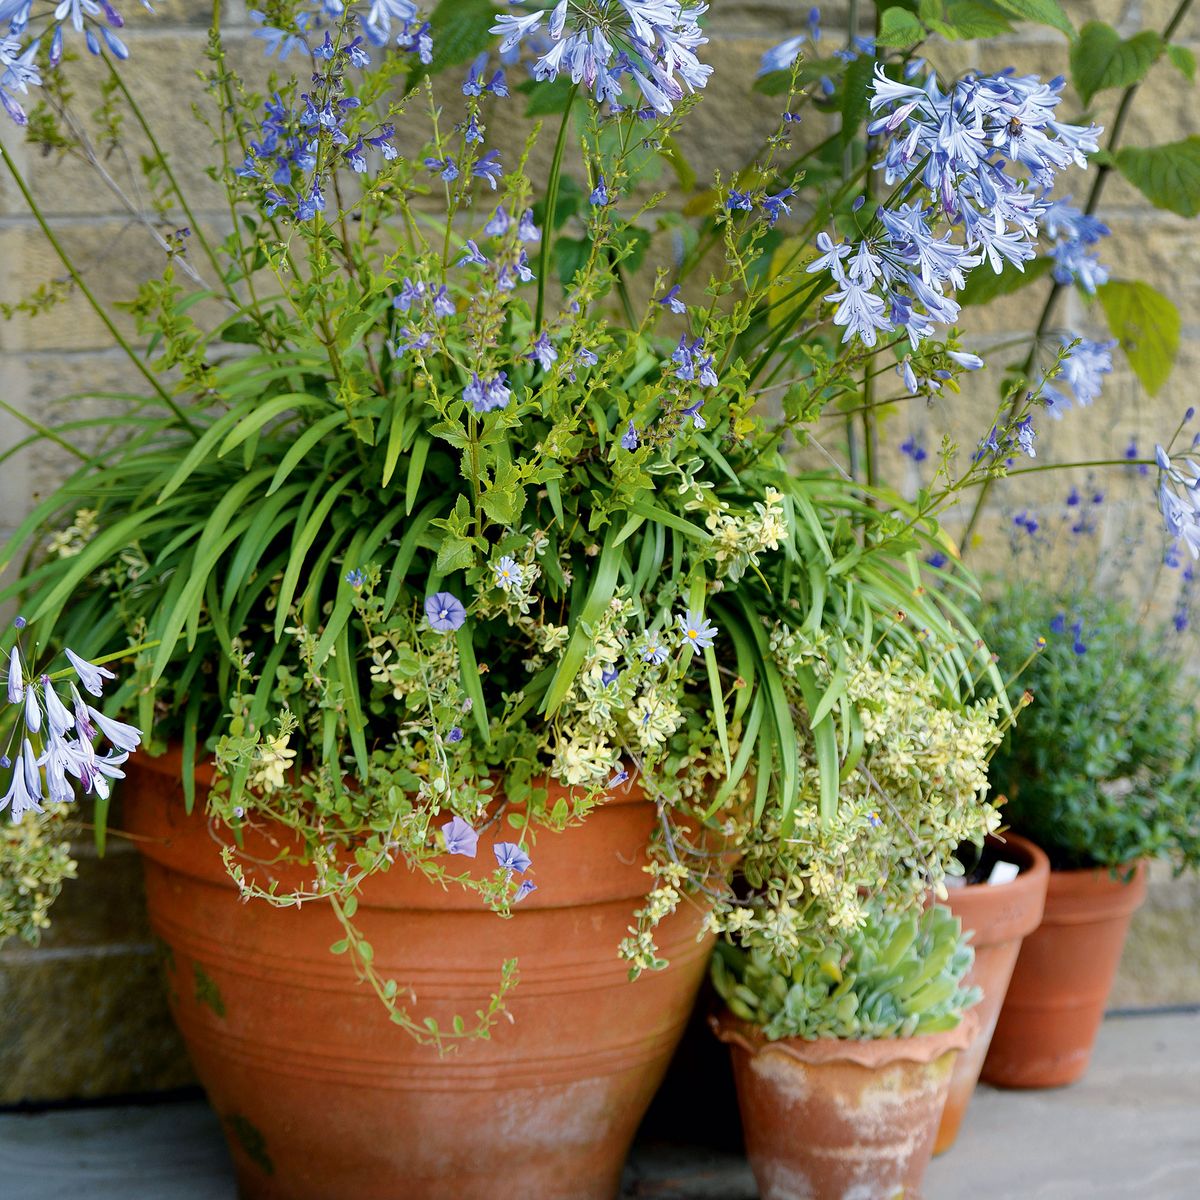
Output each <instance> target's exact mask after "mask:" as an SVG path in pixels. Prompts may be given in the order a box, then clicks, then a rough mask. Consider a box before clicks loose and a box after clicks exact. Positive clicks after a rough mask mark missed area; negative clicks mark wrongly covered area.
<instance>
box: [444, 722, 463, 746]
mask: <svg viewBox="0 0 1200 1200" xmlns="http://www.w3.org/2000/svg"><path fill="white" fill-rule="evenodd" d="M462 740H463V731H462V726H460V725H454V726H451V728H450V732H449V733H447V734H446V741H448V742H449V743H450V744H451V745H452V746H457V745H458V743H459V742H461V741H462Z"/></svg>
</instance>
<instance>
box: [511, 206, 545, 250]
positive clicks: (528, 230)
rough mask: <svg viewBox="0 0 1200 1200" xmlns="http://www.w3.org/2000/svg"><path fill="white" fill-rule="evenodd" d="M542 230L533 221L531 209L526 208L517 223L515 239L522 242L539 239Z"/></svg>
mask: <svg viewBox="0 0 1200 1200" xmlns="http://www.w3.org/2000/svg"><path fill="white" fill-rule="evenodd" d="M541 238H542V231H541V230H540V229H539V228H538V227H537V226H536V225H535V224H534V223H533V209H532V208H527V209H526V210H525V211H524V212H523V213H522V214H521V219H520V221H519V222H518V223H517V240H518V241H522V242H538V241H541Z"/></svg>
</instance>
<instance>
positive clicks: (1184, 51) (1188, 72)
mask: <svg viewBox="0 0 1200 1200" xmlns="http://www.w3.org/2000/svg"><path fill="white" fill-rule="evenodd" d="M1167 58H1169V59H1170V60H1171V65H1172V66H1173V67H1174V68H1175V69H1176V70H1177V71H1178V72H1179V73H1180V74H1181V75H1182V76H1183V77H1184V78H1185V79H1186V80H1187V81H1188V83H1195V82H1196V55H1195V53H1194V52H1193V51H1191V50H1189V49H1188V47H1187V46H1180V45H1177V44H1176V43H1174V42H1172V43H1171V44H1170V45H1169V46H1168V47H1167Z"/></svg>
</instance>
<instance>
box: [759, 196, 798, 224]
mask: <svg viewBox="0 0 1200 1200" xmlns="http://www.w3.org/2000/svg"><path fill="white" fill-rule="evenodd" d="M795 194H796V193H795V191H794V190H793V189H792V188H784V189H783V190H782V191H781V192H776V193H775V194H774V195H773V196H764V197H763V200H762V207H763V211H764V212H765V213H766V214H767V221H768V222H769V223H770V224H771V225H774V224H775V222H776V221H778V220H779V218H780V217H781V216H783V215H784V214H785V213H790V212H791V211H792V206H791V205H790V204H788V203H787V201H788V200H789V199H791V197H792V196H794V195H795Z"/></svg>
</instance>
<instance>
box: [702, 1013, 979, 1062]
mask: <svg viewBox="0 0 1200 1200" xmlns="http://www.w3.org/2000/svg"><path fill="white" fill-rule="evenodd" d="M708 1023H709V1026H710V1028H711V1029H712V1031H713V1033H715V1034H716V1035H717V1038H718V1039H719V1040H720V1041H722V1042H725V1043H726V1044H727V1045H729V1046H731V1047H736V1048H738V1049H740V1050H744V1051H746V1053H748V1054H750V1055H758V1054H782V1055H784V1056H786V1057H787V1058H791V1059H794V1060H795V1061H796V1062H801V1063H806V1064H808V1065H818V1064H823V1063H836V1062H850V1063H856V1064H857V1065H858V1066H860V1067H868V1068H878V1067H883V1066H887V1065H888V1064H889V1063H894V1062H915V1063H931V1062H936V1061H937V1060H938V1059H939V1058H941V1057H942V1056H943V1055H944V1054H947V1053H952V1052H954V1051H958V1050H965V1049H966V1048H967V1047H968V1046H969V1045H970V1044H971V1043H972V1042H973V1041H974V1040H975V1035H976V1033H978V1031H979V1016H978V1014H977V1012H976V1010H975V1009H974V1008H969V1009H967V1011H966V1012H965V1013H963V1016H962V1020H961V1021H959V1023H958V1024H957V1025H956V1026H955V1027H954V1028H953V1029H947V1030H943V1031H942V1032H941V1033H921V1034H917V1035H916V1036H915V1037H904V1038H873V1039H865V1040H862V1041H858V1040H855V1039H852V1038H816V1039H815V1040H811V1041H810V1040H807V1039H805V1038H781V1039H780V1040H778V1041H769V1040H768V1039H767V1038H766V1037H764V1036H763V1034H762V1031H761V1028H760V1027H759V1026H757V1025H754V1024H751V1022H749V1021H743V1020H742V1019H741V1018H740V1017H735V1016H734V1015H733V1014H732V1013H731V1012H729V1011H728V1009H723V1010H722V1011H721V1012H720V1013H716V1014H714V1015H711V1016H710V1017H709V1019H708Z"/></svg>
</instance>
